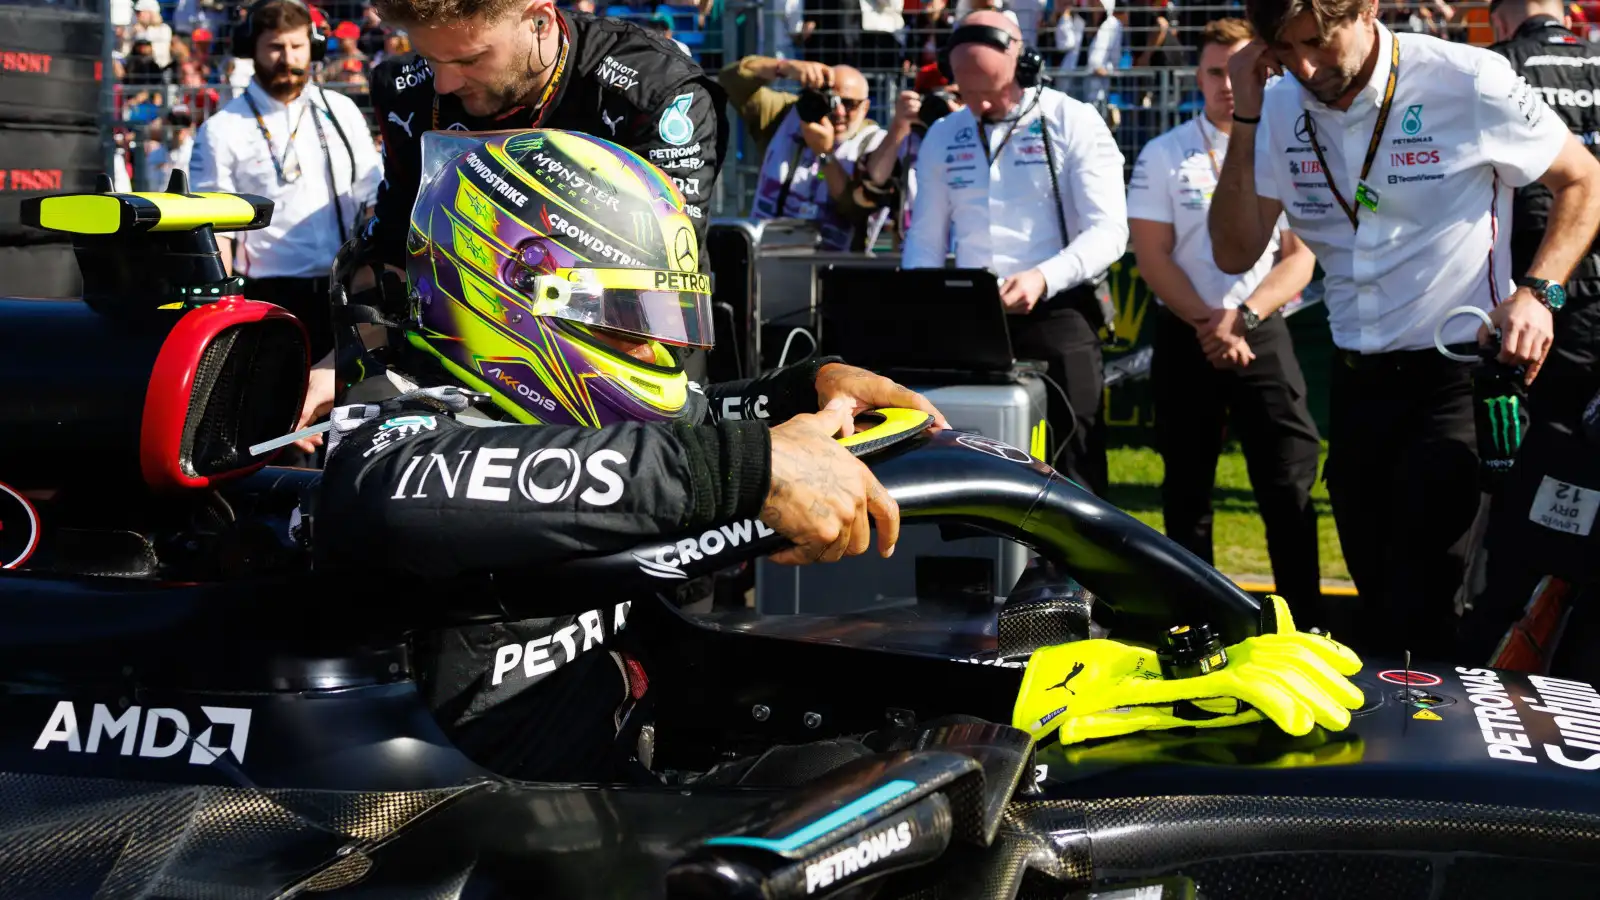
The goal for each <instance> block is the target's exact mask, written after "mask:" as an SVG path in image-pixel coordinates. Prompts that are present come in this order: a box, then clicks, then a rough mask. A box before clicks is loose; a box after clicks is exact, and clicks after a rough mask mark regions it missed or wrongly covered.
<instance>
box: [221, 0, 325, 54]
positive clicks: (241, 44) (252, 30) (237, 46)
mask: <svg viewBox="0 0 1600 900" xmlns="http://www.w3.org/2000/svg"><path fill="white" fill-rule="evenodd" d="M272 2H274V0H256V2H254V3H252V4H250V9H249V10H248V11H247V12H246V13H245V15H244V21H243V22H240V23H239V24H238V25H237V26H236V27H235V28H234V29H233V55H234V56H237V57H239V58H240V59H255V56H256V37H257V35H256V14H257V13H258V12H260V11H261V9H262V8H263V7H265V6H266V5H267V4H268V3H272ZM277 2H279V3H287V4H289V5H290V6H298V7H300V8H301V9H303V10H305V12H306V17H307V18H309V19H310V20H311V61H312V62H314V63H317V62H322V61H323V59H325V58H326V57H327V55H328V36H327V35H325V34H323V33H322V32H321V31H318V30H317V17H316V16H313V15H312V14H311V7H309V6H307V5H305V3H303V2H301V0H277Z"/></svg>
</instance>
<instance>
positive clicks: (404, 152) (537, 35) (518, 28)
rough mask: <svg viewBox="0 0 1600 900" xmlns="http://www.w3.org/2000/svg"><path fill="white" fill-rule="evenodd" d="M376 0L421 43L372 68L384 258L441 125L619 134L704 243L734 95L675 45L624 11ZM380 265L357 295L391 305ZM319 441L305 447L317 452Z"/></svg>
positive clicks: (316, 374) (507, 0)
mask: <svg viewBox="0 0 1600 900" xmlns="http://www.w3.org/2000/svg"><path fill="white" fill-rule="evenodd" d="M374 5H375V7H376V8H377V10H378V12H379V14H380V15H381V16H382V18H383V21H384V22H385V23H386V24H388V25H390V26H391V27H395V28H404V29H405V30H406V33H407V35H408V37H409V38H410V40H411V46H412V47H413V48H414V49H415V51H416V52H415V53H413V54H409V55H405V56H398V57H394V58H392V59H387V60H385V61H383V62H382V63H380V64H379V65H378V67H377V68H376V69H374V70H373V73H372V78H371V86H372V87H371V90H372V107H373V113H374V117H375V118H376V119H377V121H378V125H379V127H380V129H381V130H382V134H383V171H384V179H383V183H382V184H381V185H379V187H378V200H377V208H376V211H375V215H374V217H373V219H372V220H371V221H370V222H369V224H368V226H367V232H366V235H365V237H366V238H367V240H366V244H367V246H370V247H372V248H373V256H374V257H375V259H374V262H382V263H383V264H385V265H387V266H389V267H390V268H391V270H392V271H394V272H397V273H400V272H403V269H404V266H405V259H406V249H405V239H406V230H407V228H408V227H409V223H410V217H411V206H412V203H413V202H414V201H415V200H416V197H417V186H418V183H419V182H420V180H421V149H420V148H421V142H422V135H423V134H424V133H426V132H428V131H439V130H444V131H505V130H510V129H519V128H558V129H561V130H563V131H576V132H581V133H583V134H589V135H593V136H595V137H599V138H604V139H605V140H609V141H612V142H614V143H617V144H620V145H622V146H623V147H626V148H628V149H629V150H632V151H634V152H635V153H637V154H639V155H640V156H641V157H644V158H645V159H646V160H648V161H649V162H650V163H651V164H653V165H654V166H656V167H657V168H659V169H661V170H662V171H664V172H665V173H666V174H667V176H668V177H670V178H671V179H672V181H673V183H674V184H676V185H677V186H678V189H679V190H680V191H682V192H683V196H684V199H685V200H687V201H688V208H687V209H688V214H689V218H690V220H691V224H692V225H693V226H694V232H695V237H696V238H697V239H698V240H699V242H700V244H701V246H704V244H705V236H706V228H707V226H708V225H709V223H710V217H711V213H710V198H711V192H712V186H713V185H714V184H715V183H716V180H717V175H718V173H719V172H720V171H721V169H722V160H723V156H724V155H725V152H726V150H727V142H728V128H727V120H726V113H725V110H724V107H725V105H726V94H724V93H723V91H722V88H721V86H720V85H718V84H717V82H716V79H715V78H710V77H707V76H706V74H705V73H704V72H703V71H702V70H701V69H700V67H699V66H698V65H697V64H696V63H695V62H694V60H692V59H690V58H689V57H687V56H685V55H684V53H683V51H682V50H680V49H679V48H678V47H677V45H676V44H674V43H673V42H671V41H669V40H666V39H664V38H663V37H662V36H661V35H660V34H659V33H657V32H654V31H650V30H648V29H645V28H641V27H639V26H638V25H635V24H633V23H631V22H626V21H623V20H621V19H612V18H603V19H602V18H596V17H594V16H592V15H588V14H584V13H576V12H567V11H564V10H558V9H556V7H555V4H554V2H553V0H379V2H377V3H375V4H374ZM702 259H703V257H702ZM702 270H703V269H702ZM375 272H376V270H375V269H368V268H363V269H361V270H360V271H359V272H358V273H357V274H356V276H355V278H354V279H353V280H352V282H351V284H350V285H349V288H350V291H351V293H352V295H353V296H352V301H353V302H355V303H358V304H361V305H365V306H371V307H374V308H377V309H383V310H386V311H387V312H388V313H390V314H393V313H394V311H395V308H396V307H397V306H398V305H401V304H403V303H404V299H405V298H404V293H405V291H404V289H403V288H401V287H399V286H398V285H397V284H395V283H394V282H393V281H392V280H391V281H390V282H389V285H388V286H387V287H384V286H381V282H380V279H378V278H377V277H376V275H375ZM374 334H375V333H374ZM374 339H376V338H374ZM687 364H688V365H689V367H690V371H691V374H699V373H701V372H703V371H704V368H703V367H704V360H703V358H702V357H701V355H699V354H697V353H690V354H689V356H688V361H687ZM335 369H336V360H335V359H334V358H333V356H332V354H330V355H328V356H326V357H324V358H323V359H321V360H319V361H318V362H317V363H316V365H315V366H314V367H313V368H312V371H311V384H310V386H309V388H308V390H307V392H306V399H305V406H304V409H303V411H302V414H301V420H300V425H302V426H305V425H309V424H310V423H312V422H314V421H316V420H317V419H318V418H319V417H321V416H322V415H324V414H325V413H326V412H327V411H328V410H329V409H330V408H331V407H332V405H333V403H334V396H335V392H336V386H335ZM316 443H317V441H316V440H314V439H313V440H307V441H301V442H299V444H298V446H299V448H300V449H301V450H304V451H307V452H309V451H311V450H313V449H315V444H316Z"/></svg>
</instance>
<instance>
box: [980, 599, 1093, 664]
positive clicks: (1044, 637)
mask: <svg viewBox="0 0 1600 900" xmlns="http://www.w3.org/2000/svg"><path fill="white" fill-rule="evenodd" d="M1093 605H1094V600H1093V597H1092V596H1091V595H1090V594H1089V592H1088V591H1082V592H1080V593H1073V594H1056V595H1053V596H1046V597H1040V598H1037V599H1018V598H1016V597H1012V598H1010V599H1008V600H1007V601H1006V602H1005V604H1004V605H1003V606H1001V607H1000V616H999V621H998V623H997V624H996V626H995V628H996V639H995V642H996V646H997V648H998V650H999V653H1000V657H1001V658H1002V659H1016V658H1020V657H1025V656H1028V655H1029V654H1031V653H1033V651H1035V650H1037V649H1039V648H1040V647H1054V646H1056V645H1058V644H1070V643H1072V642H1073V641H1081V640H1084V639H1085V638H1087V637H1089V617H1090V612H1091V610H1092V609H1093Z"/></svg>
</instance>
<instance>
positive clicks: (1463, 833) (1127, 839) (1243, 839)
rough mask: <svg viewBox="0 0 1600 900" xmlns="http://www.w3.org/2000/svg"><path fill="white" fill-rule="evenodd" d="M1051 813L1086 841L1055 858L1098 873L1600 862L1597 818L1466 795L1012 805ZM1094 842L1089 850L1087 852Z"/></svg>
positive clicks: (1211, 798)
mask: <svg viewBox="0 0 1600 900" xmlns="http://www.w3.org/2000/svg"><path fill="white" fill-rule="evenodd" d="M1013 809H1014V811H1016V812H1017V813H1019V814H1027V813H1040V812H1043V813H1050V814H1052V815H1053V817H1054V818H1056V820H1057V822H1056V824H1055V825H1054V826H1053V827H1054V829H1055V830H1058V831H1059V830H1062V829H1064V828H1069V827H1074V823H1075V828H1076V829H1078V830H1081V831H1082V832H1084V833H1086V834H1087V837H1088V844H1082V845H1079V846H1078V847H1076V848H1073V849H1072V850H1071V851H1070V852H1071V853H1072V854H1073V855H1077V856H1084V857H1085V858H1081V859H1073V858H1068V859H1064V860H1063V864H1064V865H1065V866H1066V867H1067V868H1068V869H1069V870H1072V869H1075V868H1078V867H1080V866H1083V865H1085V864H1088V865H1091V866H1092V869H1093V872H1094V874H1095V876H1096V877H1105V876H1106V875H1107V874H1108V873H1114V872H1142V871H1151V870H1156V869H1166V868H1170V867H1174V866H1181V865H1186V864H1191V863H1197V862H1201V861H1204V860H1208V859H1216V858H1219V857H1226V856H1234V855H1238V854H1242V853H1270V852H1303V851H1320V852H1321V853H1324V854H1326V853H1337V852H1359V851H1376V852H1406V853H1445V852H1458V851H1459V852H1473V853H1495V854H1503V855H1508V856H1519V857H1527V858H1530V859H1545V860H1572V861H1590V860H1595V861H1600V817H1596V816H1590V815H1584V814H1579V813H1567V812H1550V811H1546V810H1532V809H1520V808H1516V807H1505V806H1488V805H1484V804H1472V803H1444V802H1436V801H1415V800H1388V799H1362V798H1335V797H1247V796H1194V797H1155V798H1118V799H1109V800H1088V801H1083V800H1060V801H1040V802H1019V803H1016V804H1013ZM1090 844H1092V846H1093V855H1092V858H1087V857H1086V854H1087V853H1088V846H1089V845H1090Z"/></svg>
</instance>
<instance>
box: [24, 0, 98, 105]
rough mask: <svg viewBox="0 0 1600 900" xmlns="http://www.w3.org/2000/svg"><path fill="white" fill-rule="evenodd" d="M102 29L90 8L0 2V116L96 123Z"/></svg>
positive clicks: (96, 16)
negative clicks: (68, 9)
mask: <svg viewBox="0 0 1600 900" xmlns="http://www.w3.org/2000/svg"><path fill="white" fill-rule="evenodd" d="M104 34H105V26H104V25H103V24H102V23H101V20H100V17H99V16H98V15H95V14H90V13H75V12H64V11H60V10H58V9H36V8H32V7H26V6H0V122H22V123H29V124H43V125H77V126H81V127H91V128H92V127H98V125H99V123H100V118H101V116H100V103H101V97H100V88H101V80H102V79H103V78H104V77H105V71H104V63H103V62H102V57H101V55H100V51H101V40H102V38H103V36H104Z"/></svg>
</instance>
